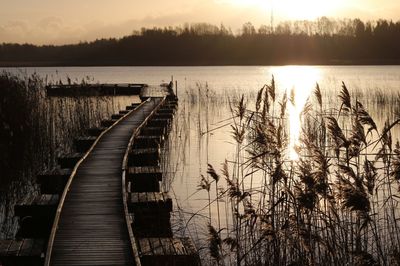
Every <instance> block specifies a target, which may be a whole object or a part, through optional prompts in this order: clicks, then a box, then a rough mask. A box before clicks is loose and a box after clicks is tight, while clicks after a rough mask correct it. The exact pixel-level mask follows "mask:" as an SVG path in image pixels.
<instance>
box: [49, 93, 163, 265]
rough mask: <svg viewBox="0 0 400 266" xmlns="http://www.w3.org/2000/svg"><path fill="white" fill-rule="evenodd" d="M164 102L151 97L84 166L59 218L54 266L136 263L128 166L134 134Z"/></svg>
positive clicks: (109, 134)
mask: <svg viewBox="0 0 400 266" xmlns="http://www.w3.org/2000/svg"><path fill="white" fill-rule="evenodd" d="M161 101H162V98H151V99H149V100H148V101H146V102H145V103H143V104H142V105H140V106H139V107H138V108H137V109H136V110H134V111H133V112H131V113H129V114H128V115H127V116H126V117H125V118H123V119H122V120H121V121H119V123H117V124H116V125H115V126H114V127H112V128H111V129H110V130H109V131H107V132H105V134H104V135H103V136H102V137H101V138H100V139H99V140H98V142H97V144H96V145H95V146H94V148H93V150H92V151H91V152H90V153H88V156H87V157H86V158H85V159H84V160H83V161H82V162H81V164H80V165H79V166H78V168H77V169H76V173H75V176H74V177H73V180H72V182H71V183H70V187H69V190H68V193H64V196H65V198H64V202H61V205H60V206H62V209H61V212H60V210H59V217H58V218H59V219H58V221H57V217H56V222H55V224H57V222H58V226H57V229H56V230H55V228H53V232H52V236H51V238H50V241H51V240H52V237H53V238H54V242H53V245H52V249H51V253H50V254H47V257H48V258H47V263H49V265H135V262H134V258H135V256H134V254H132V246H131V239H130V235H129V233H128V229H127V224H126V220H125V212H124V205H123V198H122V197H123V196H122V179H121V174H122V165H123V159H124V154H125V152H126V149H127V145H128V143H129V140H130V138H131V136H132V133H133V132H134V130H135V129H137V128H138V127H139V126H140V125H141V124H142V123H143V121H144V120H145V119H146V117H148V116H149V114H150V113H151V112H152V111H153V110H154V108H155V107H156V106H158V105H159V104H160V103H161ZM61 200H63V198H62V199H61ZM49 244H51V243H49Z"/></svg>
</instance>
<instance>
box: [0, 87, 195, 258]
mask: <svg viewBox="0 0 400 266" xmlns="http://www.w3.org/2000/svg"><path fill="white" fill-rule="evenodd" d="M143 99H145V100H144V101H143V102H142V103H140V104H132V105H131V106H127V108H126V110H124V111H121V112H119V113H118V114H116V115H114V116H113V117H112V119H110V120H107V121H108V122H104V121H103V123H102V124H101V127H99V128H91V129H89V130H88V132H87V133H88V135H87V136H82V137H79V138H77V139H76V140H75V142H74V145H75V148H76V151H77V152H76V153H74V154H72V155H67V156H62V157H60V158H59V159H58V162H59V167H58V168H56V169H53V170H50V171H46V172H44V173H42V174H40V175H38V178H37V181H38V183H39V185H40V187H41V193H42V194H40V195H37V196H34V197H31V198H30V199H28V200H27V201H26V202H25V203H24V204H19V205H17V206H16V207H15V214H16V215H17V216H19V217H20V229H19V231H18V233H17V239H16V240H1V241H0V265H2V266H5V265H46V266H47V265H136V266H141V265H143V266H147V265H149V266H150V265H174V266H180V265H182V266H183V265H199V255H198V252H197V251H196V249H195V248H194V245H193V244H192V242H191V241H190V239H188V238H176V237H174V236H173V233H172V229H171V224H170V213H171V211H172V209H173V203H172V199H171V198H170V197H169V195H168V193H166V192H160V181H162V178H163V173H162V170H161V167H160V159H161V158H160V156H161V152H160V148H161V147H162V145H163V141H164V140H165V137H166V134H168V131H169V128H170V124H171V120H172V118H173V114H174V110H175V109H176V106H177V99H176V97H175V96H174V95H165V94H164V95H161V96H160V95H157V97H150V96H149V97H148V96H146V97H144V98H143Z"/></svg>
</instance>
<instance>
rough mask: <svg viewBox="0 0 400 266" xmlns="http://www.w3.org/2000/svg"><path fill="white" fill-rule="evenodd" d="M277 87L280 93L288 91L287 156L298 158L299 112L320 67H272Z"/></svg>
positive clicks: (312, 87)
mask: <svg viewBox="0 0 400 266" xmlns="http://www.w3.org/2000/svg"><path fill="white" fill-rule="evenodd" d="M272 72H273V73H274V75H275V77H276V80H277V85H278V86H277V87H278V89H279V90H280V92H281V93H284V91H285V90H286V91H288V92H289V93H288V94H287V96H288V112H289V121H288V123H289V131H290V132H289V145H288V157H289V159H290V160H298V158H299V155H298V153H297V152H296V147H297V146H298V144H299V138H300V131H301V126H302V125H301V113H302V111H303V109H304V107H305V104H306V102H307V99H308V98H309V97H310V94H311V93H312V91H313V89H314V88H315V84H316V82H318V81H319V79H320V76H321V71H320V68H318V67H312V66H286V67H277V68H274V69H272Z"/></svg>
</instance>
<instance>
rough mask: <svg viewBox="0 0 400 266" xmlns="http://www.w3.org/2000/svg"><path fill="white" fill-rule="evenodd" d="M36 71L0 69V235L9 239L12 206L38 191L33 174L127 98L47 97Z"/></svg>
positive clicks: (13, 224)
mask: <svg viewBox="0 0 400 266" xmlns="http://www.w3.org/2000/svg"><path fill="white" fill-rule="evenodd" d="M46 83H47V81H46V79H45V78H42V77H40V76H38V75H36V74H33V75H29V76H28V75H16V74H11V73H8V72H2V73H0V169H2V170H1V171H2V173H1V175H0V190H1V193H0V238H6V237H12V236H13V234H14V233H15V230H16V226H17V223H16V221H15V219H13V216H14V215H13V206H14V204H15V203H17V202H19V201H21V200H23V199H24V198H25V197H28V196H30V195H32V194H35V193H37V187H36V186H35V176H36V174H37V173H38V172H40V171H43V170H46V169H51V168H53V167H55V166H56V158H57V156H60V155H61V154H64V153H68V152H71V151H73V145H72V143H73V139H74V138H75V137H77V136H79V135H83V134H84V133H85V131H84V130H85V129H87V128H89V127H92V126H96V125H98V124H99V122H100V120H101V119H104V118H107V117H109V116H110V115H111V114H112V113H113V112H115V111H117V110H118V109H120V108H121V107H125V102H128V101H131V99H118V100H115V99H113V98H111V97H81V96H79V95H77V96H76V97H52V98H48V97H46V91H45V86H46V85H47V84H46Z"/></svg>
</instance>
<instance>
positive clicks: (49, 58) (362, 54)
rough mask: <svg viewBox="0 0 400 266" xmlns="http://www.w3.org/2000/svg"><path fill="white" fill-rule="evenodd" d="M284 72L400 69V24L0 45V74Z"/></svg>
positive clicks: (177, 31)
mask: <svg viewBox="0 0 400 266" xmlns="http://www.w3.org/2000/svg"><path fill="white" fill-rule="evenodd" d="M282 64H400V21H398V22H393V21H387V20H378V21H373V22H363V21H361V20H359V19H343V20H334V19H329V18H326V17H322V18H319V19H317V20H315V21H289V22H283V23H280V24H279V25H277V26H276V27H274V28H273V29H272V28H271V27H269V26H265V25H262V26H261V27H259V28H258V29H256V28H255V27H254V26H253V25H252V24H251V23H250V22H248V23H245V24H244V25H243V26H242V28H241V30H240V31H239V32H237V33H233V32H232V30H231V29H229V28H227V27H226V26H224V25H220V26H215V25H211V24H207V23H196V24H185V25H184V26H182V27H166V28H151V29H149V28H142V30H141V31H135V32H133V33H132V35H130V36H126V37H123V38H119V39H115V38H112V39H101V40H96V41H93V42H81V43H79V44H71V45H61V46H53V45H44V46H35V45H31V44H8V43H3V44H1V45H0V65H1V66H31V65H34V66H100V65H111V66H112V65H133V66H134V65H144V66H145V65H151V66H153V65H154V66H157V65H158V66H162V65H282Z"/></svg>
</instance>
